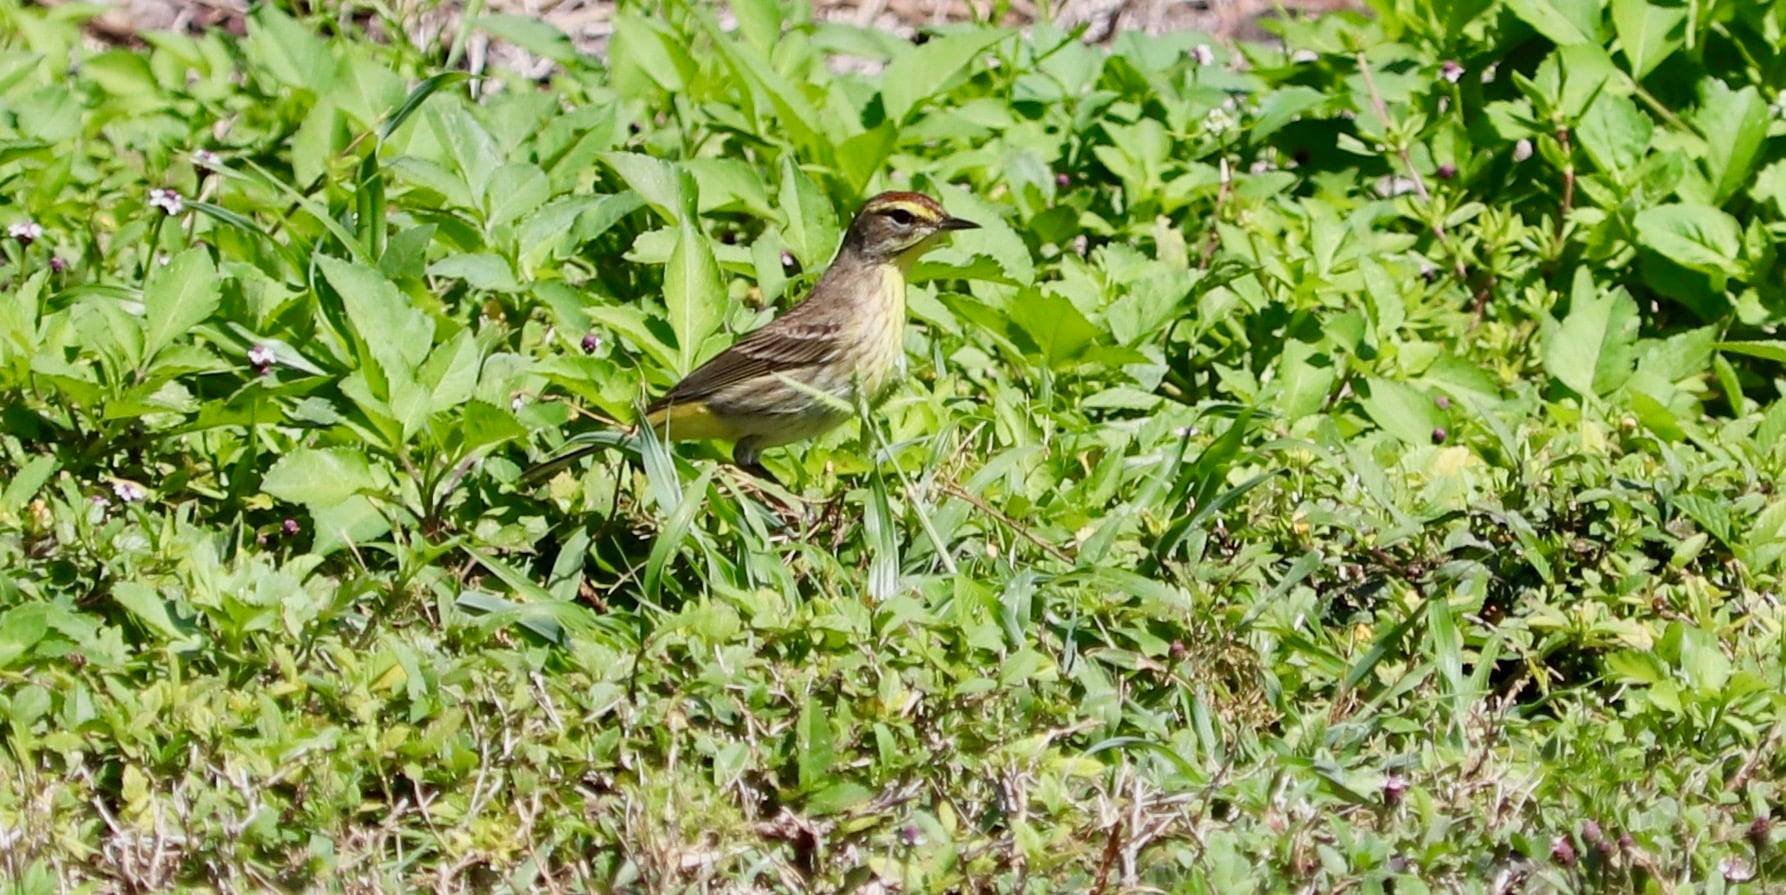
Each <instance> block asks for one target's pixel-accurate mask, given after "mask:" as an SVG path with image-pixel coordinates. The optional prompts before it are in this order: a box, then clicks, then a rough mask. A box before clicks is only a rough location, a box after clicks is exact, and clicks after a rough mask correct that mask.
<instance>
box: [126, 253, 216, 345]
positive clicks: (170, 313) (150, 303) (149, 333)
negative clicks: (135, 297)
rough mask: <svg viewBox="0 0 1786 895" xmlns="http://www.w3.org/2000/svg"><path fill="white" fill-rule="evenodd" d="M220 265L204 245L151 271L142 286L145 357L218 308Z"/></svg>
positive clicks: (169, 343)
mask: <svg viewBox="0 0 1786 895" xmlns="http://www.w3.org/2000/svg"><path fill="white" fill-rule="evenodd" d="M220 300H221V299H220V295H219V292H218V283H217V269H216V268H215V267H212V266H211V256H210V255H209V254H207V253H206V252H205V250H204V249H202V248H190V249H187V250H186V251H184V252H181V253H180V254H178V255H175V256H174V258H173V260H172V261H169V262H168V263H167V265H166V266H159V265H157V266H155V267H154V268H153V269H151V270H150V271H149V281H148V282H147V283H146V284H145V285H144V286H143V357H144V358H145V359H149V358H153V357H154V356H155V355H156V353H158V352H159V351H161V349H163V348H165V347H167V346H168V345H171V344H173V342H174V340H175V339H178V338H180V337H182V336H185V335H187V334H189V333H190V332H191V330H192V328H193V327H195V326H197V325H198V324H200V323H202V322H204V321H205V320H206V319H207V318H209V317H210V316H211V314H212V312H214V311H216V310H217V304H218V302H219V301H220Z"/></svg>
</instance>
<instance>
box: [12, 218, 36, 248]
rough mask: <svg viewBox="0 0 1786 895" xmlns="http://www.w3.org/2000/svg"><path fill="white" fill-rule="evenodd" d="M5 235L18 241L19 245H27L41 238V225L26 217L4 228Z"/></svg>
mask: <svg viewBox="0 0 1786 895" xmlns="http://www.w3.org/2000/svg"><path fill="white" fill-rule="evenodd" d="M6 235H7V236H10V237H12V238H13V239H16V240H18V241H19V245H22V246H28V245H30V244H32V243H34V242H36V241H38V240H40V239H42V238H43V225H42V224H39V223H38V222H36V221H34V220H31V219H30V218H26V219H25V220H22V221H19V222H18V223H15V224H13V225H12V226H10V227H7V228H6Z"/></svg>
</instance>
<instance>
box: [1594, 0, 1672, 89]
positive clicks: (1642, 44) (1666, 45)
mask: <svg viewBox="0 0 1786 895" xmlns="http://www.w3.org/2000/svg"><path fill="white" fill-rule="evenodd" d="M1686 21H1687V7H1686V6H1683V5H1672V6H1663V5H1661V4H1657V3H1651V2H1649V0H1612V27H1613V29H1614V30H1615V31H1616V32H1617V33H1618V36H1619V49H1620V50H1621V51H1623V52H1624V54H1625V62H1626V64H1627V65H1629V66H1630V70H1631V76H1632V77H1634V78H1636V79H1637V80H1639V81H1641V80H1643V78H1644V76H1645V75H1648V74H1649V73H1650V72H1651V71H1653V70H1654V69H1655V67H1656V66H1657V65H1660V64H1661V63H1662V60H1664V59H1667V58H1668V56H1669V55H1670V54H1672V53H1673V52H1674V51H1675V50H1677V49H1680V46H1681V41H1682V40H1684V39H1685V36H1686V34H1685V32H1686V29H1685V28H1683V27H1682V26H1683V25H1684V24H1685V23H1686Z"/></svg>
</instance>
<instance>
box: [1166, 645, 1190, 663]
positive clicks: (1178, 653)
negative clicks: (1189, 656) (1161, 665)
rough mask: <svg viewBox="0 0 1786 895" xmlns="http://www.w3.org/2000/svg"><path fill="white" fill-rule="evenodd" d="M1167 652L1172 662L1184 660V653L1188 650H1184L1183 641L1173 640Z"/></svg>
mask: <svg viewBox="0 0 1786 895" xmlns="http://www.w3.org/2000/svg"><path fill="white" fill-rule="evenodd" d="M1167 652H1169V653H1170V654H1171V655H1172V658H1173V659H1174V660H1179V659H1183V658H1184V656H1185V653H1186V652H1188V650H1186V649H1185V645H1184V641H1182V640H1174V641H1172V647H1171V648H1170V649H1169V650H1167Z"/></svg>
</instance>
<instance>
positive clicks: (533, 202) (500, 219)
mask: <svg viewBox="0 0 1786 895" xmlns="http://www.w3.org/2000/svg"><path fill="white" fill-rule="evenodd" d="M548 198H551V188H550V186H549V185H548V183H547V181H546V172H544V171H541V170H540V169H539V168H538V167H536V166H534V165H530V164H527V163H526V162H517V163H513V164H507V165H503V166H502V167H500V168H497V169H496V173H495V174H493V175H491V177H490V185H489V186H488V188H486V190H485V192H484V209H485V218H484V223H485V225H487V226H489V227H501V226H503V225H504V224H508V223H511V222H513V221H516V220H519V219H520V218H522V217H523V216H525V215H527V214H529V213H531V212H532V211H533V210H534V209H536V208H538V207H540V206H541V205H544V204H545V202H546V200H547V199H548Z"/></svg>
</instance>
